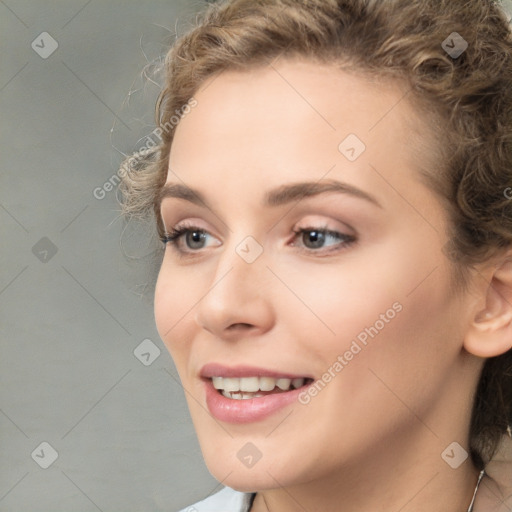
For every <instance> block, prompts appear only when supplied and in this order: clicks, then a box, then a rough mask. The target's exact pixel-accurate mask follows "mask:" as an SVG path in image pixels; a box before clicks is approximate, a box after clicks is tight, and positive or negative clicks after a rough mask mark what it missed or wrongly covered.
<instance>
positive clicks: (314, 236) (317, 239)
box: [305, 231, 324, 247]
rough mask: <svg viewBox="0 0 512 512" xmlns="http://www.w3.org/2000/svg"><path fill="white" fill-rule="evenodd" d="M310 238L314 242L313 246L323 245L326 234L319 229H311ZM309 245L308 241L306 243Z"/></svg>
mask: <svg viewBox="0 0 512 512" xmlns="http://www.w3.org/2000/svg"><path fill="white" fill-rule="evenodd" d="M308 238H309V240H310V241H311V242H312V243H313V247H321V246H322V243H323V241H324V234H323V233H321V232H319V231H309V237H308ZM305 245H306V246H307V245H308V244H307V243H306V244H305Z"/></svg>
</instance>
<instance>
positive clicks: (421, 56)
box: [121, 0, 512, 469]
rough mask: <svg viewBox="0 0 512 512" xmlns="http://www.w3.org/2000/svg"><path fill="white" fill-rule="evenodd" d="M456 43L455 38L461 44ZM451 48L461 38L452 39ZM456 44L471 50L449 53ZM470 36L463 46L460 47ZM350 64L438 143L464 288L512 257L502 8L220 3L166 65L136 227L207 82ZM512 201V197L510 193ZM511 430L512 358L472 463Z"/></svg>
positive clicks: (490, 374)
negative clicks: (477, 268)
mask: <svg viewBox="0 0 512 512" xmlns="http://www.w3.org/2000/svg"><path fill="white" fill-rule="evenodd" d="M454 33H457V34H454ZM450 37H451V38H452V39H451V40H450ZM453 37H456V38H459V39H458V40H459V41H462V40H463V41H465V42H467V45H468V46H467V49H466V50H465V51H463V53H462V54H460V55H453V54H449V53H448V50H447V49H446V44H447V43H446V41H448V42H449V45H448V48H450V47H453V45H454V43H453ZM460 37H462V39H460ZM279 56H285V57H293V56H298V57H304V58H307V59H312V60H314V61H317V62H320V63H343V67H344V69H348V68H350V69H352V70H355V71H356V72H358V73H363V74H366V75H373V76H378V77H385V78H387V79H389V80H395V81H397V82H400V83H401V84H405V85H406V87H407V89H408V91H409V94H408V97H407V101H409V102H410V103H411V104H412V105H413V106H414V108H416V109H417V110H418V111H420V112H421V114H422V116H423V118H424V120H425V128H426V133H428V134H429V136H430V135H431V136H432V140H436V150H435V151H432V150H431V151H430V152H431V154H432V155H433V156H434V157H435V161H434V162H431V161H429V162H428V165H426V166H425V169H424V170H422V172H421V176H422V178H424V179H425V180H426V182H427V184H428V185H429V186H430V187H431V189H432V190H433V191H434V192H435V193H436V194H437V195H438V197H440V198H441V200H442V201H443V204H444V205H445V208H446V212H447V214H448V218H449V220H450V229H451V233H450V237H449V240H450V242H449V244H447V246H446V247H445V249H446V254H447V257H449V258H450V261H452V263H453V268H454V276H455V281H454V282H455V283H456V286H457V288H459V289H465V288H466V287H467V283H468V276H469V273H468V271H469V269H470V268H472V267H474V265H475V264H476V263H480V262H484V261H486V260H487V259H488V258H489V257H491V256H492V255H496V254H499V253H500V251H504V250H505V249H507V248H510V247H512V200H511V198H512V188H511V187H512V32H511V30H510V26H509V23H508V20H507V17H506V15H505V13H504V11H503V9H502V8H501V7H500V5H499V3H498V2H496V1H492V0H469V1H468V0H228V1H224V2H220V3H218V4H212V5H210V6H209V7H208V9H206V10H205V12H204V13H203V15H202V17H200V18H199V19H198V21H197V23H196V25H195V26H194V27H193V28H192V29H191V30H190V31H188V32H187V33H186V34H184V35H183V36H181V37H180V38H178V40H177V41H176V42H175V44H174V45H173V46H172V47H171V49H170V50H169V52H168V54H167V56H166V59H165V73H166V77H165V84H164V87H163V90H162V91H161V94H160V96H159V98H158V102H157V105H156V123H157V126H158V127H159V128H160V133H161V143H160V144H159V145H157V146H156V147H154V148H152V149H151V150H150V151H145V152H143V153H141V154H136V155H134V156H132V157H130V159H128V160H127V161H126V162H125V163H124V164H123V167H122V169H123V181H122V183H121V192H122V195H123V200H122V203H123V208H124V212H125V213H126V214H127V215H128V216H134V215H137V216H138V215H148V214H150V215H155V219H156V223H157V229H158V231H159V233H160V234H162V233H163V226H162V224H161V220H160V215H159V212H158V211H157V209H156V205H157V204H158V195H159V191H160V189H161V187H162V186H163V184H164V183H165V181H166V176H167V171H168V163H169V153H170V148H171V144H172V140H173V136H174V129H173V128H174V127H175V123H170V120H171V119H174V120H175V119H176V114H178V117H179V116H180V115H183V114H184V110H183V108H184V106H185V105H188V102H189V101H190V99H191V98H193V95H194V94H195V93H196V92H197V90H198V89H199V87H200V86H201V85H202V84H204V82H205V81H206V80H207V79H209V78H213V77H214V76H215V75H217V74H219V73H221V72H223V71H225V70H247V69H249V68H253V67H255V66H259V65H265V64H268V63H270V62H271V61H272V60H273V59H275V58H277V57H279ZM507 191H509V192H510V193H509V194H507ZM511 424H512V350H509V351H508V352H507V353H505V354H503V355H501V356H499V357H494V358H490V359H488V360H487V361H486V362H485V364H484V367H483V371H482V374H481V377H480V381H479V384H478V389H477V390H476V394H475V398H474V407H473V415H472V421H471V427H470V451H471V457H472V460H473V463H474V464H475V466H476V467H477V468H479V469H482V468H483V467H484V466H485V464H486V462H487V461H488V460H489V459H490V458H491V457H492V455H493V454H494V453H495V451H496V448H497V445H498V442H499V440H500V438H501V436H502V435H503V433H504V432H506V430H507V427H508V425H511Z"/></svg>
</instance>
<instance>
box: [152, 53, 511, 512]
mask: <svg viewBox="0 0 512 512" xmlns="http://www.w3.org/2000/svg"><path fill="white" fill-rule="evenodd" d="M403 95H404V89H403V88H401V87H400V86H399V85H397V84H391V83H384V82H382V83H377V82H371V81H369V80H368V79H365V78H364V77H363V76H357V75H354V74H349V73H347V72H345V71H342V70H341V69H338V68H335V67H334V66H327V65H320V64H318V63H314V62H310V61H303V60H286V59H281V60H280V61H279V62H277V63H274V64H273V65H272V66H268V67H259V68H254V69H252V70H250V71H244V72H235V71H227V72H223V73H222V74H220V75H219V76H217V77H215V79H213V80H210V81H208V82H207V83H206V84H203V86H202V87H201V88H200V90H199V91H198V92H197V94H195V98H196V99H197V102H198V104H197V106H196V107H195V108H194V109H193V110H192V111H191V112H190V113H189V114H188V115H186V116H184V118H183V119H182V120H181V122H180V124H179V126H178V127H177V129H176V133H175V139H174V142H173V145H172V149H171V152H170V166H169V173H168V178H167V183H168V184H171V183H182V184H183V183H185V184H187V185H189V186H191V187H194V188H197V189H199V190H200V191H201V192H202V193H203V194H204V196H205V198H206V199H207V201H208V203H209V204H210V206H211V209H210V208H204V207H201V206H198V205H195V204H192V203H190V202H188V201H186V200H184V199H177V198H166V199H164V200H163V202H162V207H161V211H162V218H163V221H164V224H165V227H166V229H167V230H168V231H170V230H171V229H172V228H174V227H175V226H177V225H178V224H180V223H182V222H183V221H186V222H187V223H188V222H190V223H191V224H192V225H194V226H196V225H197V226H198V227H199V228H201V229H204V230H206V231H207V232H208V236H207V239H206V241H205V243H204V246H203V247H202V248H199V249H197V248H195V247H197V245H196V246H194V245H192V247H190V239H189V242H188V243H189V245H188V246H187V242H186V239H185V237H182V238H181V240H180V241H179V246H178V248H179V249H180V250H181V251H184V252H183V253H180V252H179V251H178V248H177V247H175V246H173V245H171V244H170V243H168V244H167V246H166V251H165V255H164V259H163V262H162V266H161V270H160V274H159V277H158V281H157V287H156V294H155V318H156V322H157V328H158V331H159V333H160V335H161V337H162V339H163V341H164V343H165V344H166V346H167V348H168V350H169V351H170V353H171V355H172V357H173V359H174V361H175V364H176V368H177V370H178V373H179V376H180V378H181V381H182V384H183V387H184V389H185V391H186V398H187V401H188V405H189V408H190V413H191V417H192V420H193V423H194V426H195V428H196V430H197V435H198V438H199V442H200V445H201V449H202V451H203V455H204V459H205V462H206V464H207V466H208V469H209V470H210V472H211V473H212V475H213V476H214V477H215V478H217V479H218V480H219V481H221V482H222V483H223V484H224V485H228V486H230V487H233V488H235V489H238V490H241V491H246V492H249V491H251V492H254V491H258V495H257V498H256V500H255V503H254V506H253V509H252V510H253V511H255V512H261V511H265V510H271V511H279V512H288V511H290V512H291V511H296V510H302V509H304V510H308V511H310V512H313V511H326V510H343V512H356V511H358V512H360V511H362V510H372V511H375V512H379V511H382V512H384V511H391V510H401V511H403V512H407V511H411V512H412V511H415V512H423V511H424V512H427V511H431V510H433V509H436V510H438V509H440V508H439V507H440V506H441V505H442V509H443V511H446V512H450V511H453V512H465V511H466V510H467V507H468V506H469V502H470V501H471V497H472V493H473V490H474V487H475V484H476V479H477V475H478V472H477V471H476V469H475V468H474V467H473V466H472V464H471V462H470V459H467V460H466V461H465V462H464V463H462V464H461V465H460V467H458V468H457V469H452V468H451V467H450V466H448V464H446V463H445V461H444V460H443V459H442V458H441V454H442V452H443V451H444V450H445V449H446V448H447V446H448V445H450V444H451V443H452V442H454V441H456V442H458V443H459V444H460V445H461V446H463V447H465V448H466V449H467V447H468V425H469V421H470V413H471V405H472V397H473V392H474V389H475V387H476V384H477V382H478V378H479V373H480V370H481V367H482V364H483V362H484V357H491V354H492V355H498V354H500V353H503V352H504V351H506V350H508V348H510V341H505V339H507V340H510V339H512V337H511V334H512V333H511V327H510V322H511V320H510V311H508V310H507V308H508V309H510V308H509V307H508V306H506V304H504V302H503V300H505V298H507V299H509V303H512V300H510V299H512V297H511V296H510V289H511V283H510V281H511V280H510V275H511V274H512V269H510V265H509V264H508V263H507V262H506V261H505V259H503V258H502V259H501V260H500V261H499V262H498V261H496V262H493V264H492V265H487V266H485V267H482V268H480V269H479V270H478V272H477V273H475V275H474V277H473V278H472V286H471V287H470V291H468V292H467V293H464V294H462V293H456V292H455V291H454V289H453V288H452V287H451V286H450V283H451V280H450V278H451V271H452V269H451V268H450V265H449V262H448V260H447V258H446V256H445V253H444V252H443V246H444V245H445V244H446V242H447V241H448V237H447V234H446V226H447V219H446V214H445V212H444V210H443V207H442V206H441V204H440V202H439V201H438V200H437V198H436V196H435V195H434V193H433V192H432V191H431V190H430V189H428V188H427V186H425V185H424V184H423V182H422V181H421V180H420V179H419V172H418V169H419V166H420V165H425V164H427V163H428V158H427V155H426V154H425V153H424V152H423V151H422V150H421V148H420V147H419V146H417V147H416V146H415V145H414V144H413V142H414V140H415V139H414V137H413V136H414V134H417V133H423V134H425V133H426V132H427V130H426V127H424V126H423V125H422V121H421V120H420V119H418V117H417V116H416V114H415V111H414V107H413V106H412V104H410V103H409V102H408V101H400V100H401V99H402V97H403ZM351 133H352V134H356V135H357V136H358V137H359V139H361V140H362V141H363V142H364V144H365V145H366V150H365V151H364V152H363V153H362V154H361V155H360V156H359V158H357V160H355V161H354V162H351V161H349V160H348V159H347V158H346V157H345V156H344V155H343V154H342V153H341V152H340V151H339V149H338V146H339V144H340V142H341V141H343V140H344V139H345V137H347V135H348V134H351ZM426 137H427V136H426V135H424V137H423V138H424V139H426ZM327 179H337V180H340V181H343V182H346V183H349V184H350V185H353V186H355V187H358V188H359V189H361V190H363V191H365V192H367V193H369V194H372V195H373V196H374V197H375V198H376V199H377V200H378V202H379V203H380V205H381V207H378V206H376V205H374V204H372V203H371V202H369V201H366V200H364V199H361V198H358V197H354V196H351V195H348V194H343V193H332V192H331V193H327V194H322V195H319V196H316V197H308V198H303V199H302V200H300V201H299V202H296V203H291V204H287V205H282V206H277V207H270V206H262V205H261V200H262V197H263V194H264V193H265V192H266V191H267V190H269V189H273V188H275V187H278V186H280V185H283V184H288V183H292V182H298V181H314V182H317V181H320V180H321V181H324V180H327ZM292 207H293V208H292ZM325 225H327V228H328V229H330V230H334V231H337V232H340V233H345V234H349V235H352V236H355V237H356V242H355V243H354V244H352V245H346V246H343V244H340V241H339V239H337V238H329V237H327V238H326V241H325V244H324V245H323V246H322V245H320V248H317V249H315V248H313V249H308V247H311V244H310V245H309V246H308V245H306V244H307V243H308V240H309V238H308V234H307V233H306V234H305V235H304V236H301V235H298V236H297V235H295V234H294V233H293V231H292V230H293V229H297V228H306V227H313V228H315V227H316V228H317V229H322V228H324V227H325ZM247 236H252V237H253V238H254V239H255V240H257V241H258V243H259V244H261V246H262V248H263V253H262V254H261V255H260V256H259V257H258V258H257V259H256V260H255V261H254V262H253V263H247V262H246V261H245V260H244V259H242V258H241V257H240V256H239V255H238V253H237V252H236V250H235V249H236V248H237V246H238V244H240V242H241V241H242V240H244V239H245V238H246V237H247ZM199 247H200V246H199ZM330 249H331V250H332V249H338V250H337V251H331V252H328V251H329V250H330ZM187 251H188V252H187ZM194 251H195V252H194ZM180 254H181V256H180ZM502 263H503V265H502V266H500V265H501V264H502ZM507 265H508V266H507ZM497 268H500V272H501V274H499V273H498V272H496V269H497ZM496 276H498V280H499V283H498V281H496ZM493 280H494V282H495V284H496V286H495V287H493V286H489V285H490V284H491V283H492V282H493ZM502 285H503V286H502ZM500 286H502V287H501V288H500ZM497 290H499V293H498V291H497ZM502 299H503V300H502ZM397 302H398V303H399V304H400V305H401V306H402V309H401V311H400V312H399V313H397V314H396V315H395V317H394V318H393V319H391V320H389V322H387V323H385V326H384V328H382V329H381V330H380V331H379V333H378V335H377V336H375V337H374V338H373V339H372V338H370V339H369V340H368V344H367V345H366V346H364V348H363V349H362V350H361V351H360V352H359V353H358V354H357V355H356V356H354V358H353V359H352V360H351V361H349V362H348V363H347V364H346V366H344V368H343V369H342V371H340V372H338V373H336V376H335V377H334V378H332V380H331V381H330V382H329V383H328V384H327V385H326V386H325V388H324V389H322V391H321V392H320V393H318V395H317V396H315V397H313V398H312V399H311V400H310V402H309V403H308V404H306V405H303V404H300V403H294V404H292V405H291V406H288V407H286V408H285V409H283V410H281V411H278V412H277V413H275V414H273V415H272V416H270V417H268V418H266V419H264V420H262V421H258V422H254V423H248V424H243V425H242V424H241V425H238V424H231V423H222V422H220V421H218V420H216V419H214V418H213V417H212V416H211V415H210V413H209V412H208V409H207V406H206V400H205V393H204V384H203V382H202V381H201V380H200V379H199V371H200V369H201V367H202V366H203V365H204V364H206V363H209V362H218V363H223V364H225V365H228V366H231V365H233V366H234V365H238V364H247V365H254V366H261V367H264V368H269V369H272V370H276V371H278V370H281V371H283V372H284V371H285V372H291V373H293V374H299V375H313V376H314V377H315V378H316V379H321V378H322V375H323V374H324V373H325V372H326V371H327V370H328V369H329V368H330V367H332V366H333V363H334V362H335V361H336V360H337V358H338V356H339V355H343V354H344V353H345V352H346V351H347V350H348V349H349V348H350V346H351V343H352V341H353V340H354V339H355V338H356V336H357V335H358V334H359V333H360V332H361V331H363V330H364V329H365V327H369V326H371V325H374V324H375V322H376V321H377V320H378V319H379V318H381V315H382V314H385V313H386V311H387V310H389V309H390V308H392V305H393V304H394V303H397ZM505 302H506V301H505ZM507 315H508V316H507ZM492 322H494V323H492ZM491 323H492V325H491ZM490 326H491V327H490ZM507 336H508V338H507ZM247 442H251V443H253V444H254V445H255V446H256V447H257V448H258V450H259V451H260V452H261V459H260V460H259V461H258V462H257V463H256V464H255V465H254V466H252V467H251V468H248V467H246V466H245V465H244V464H242V463H241V461H240V460H239V459H238V457H237V452H238V451H239V450H240V449H241V448H242V447H243V446H244V445H245V444H246V443H247ZM301 507H303V508H301Z"/></svg>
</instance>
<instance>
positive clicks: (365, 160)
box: [168, 59, 421, 193]
mask: <svg viewBox="0 0 512 512" xmlns="http://www.w3.org/2000/svg"><path fill="white" fill-rule="evenodd" d="M407 95H408V90H407V88H406V87H405V85H404V84H402V83H398V82H391V81H390V80H385V79H376V78H369V77H368V76H366V75H362V74H357V73H354V72H350V73H349V72H346V71H344V70H343V67H342V65H340V64H337V65H334V64H333V65H325V64H318V63H315V62H311V61H304V60H297V59H295V60H291V59H290V60H286V59H283V60H280V61H278V62H277V63H275V64H272V65H268V66H261V67H257V68H252V69H250V70H248V71H225V72H223V73H221V74H219V75H216V76H214V77H211V78H210V79H209V80H207V81H206V82H205V83H204V84H203V85H202V86H201V87H200V89H199V90H198V91H197V93H196V94H195V95H194V97H195V98H196V100H197V106H196V107H195V108H194V109H192V111H191V112H190V113H189V114H187V115H186V116H184V117H183V119H182V120H181V121H180V123H179V125H178V127H177V128H176V133H175V136H174V141H173V145H172V147H171V153H170V169H171V171H174V173H175V175H173V173H172V172H169V176H168V181H175V178H176V175H177V176H182V177H183V179H185V180H186V181H187V182H188V183H189V184H191V185H193V186H200V185H201V184H203V186H205V187H208V185H209V184H213V183H214V182H215V181H216V179H217V180H218V179H220V180H224V181H223V184H224V185H225V187H226V191H228V189H229V188H230V187H232V188H231V191H232V192H234V193H236V190H237V189H238V190H239V189H240V187H243V186H244V185H245V188H247V187H251V186H254V187H255V189H256V188H258V189H259V188H261V187H262V186H263V185H268V186H270V185H271V184H274V185H278V184H279V183H281V182H283V181H299V180H303V179H318V180H319V179H322V177H323V176H325V175H326V174H327V173H328V174H329V176H328V177H329V178H348V180H349V181H351V182H352V183H354V184H355V185H359V186H364V185H366V186H371V187H372V188H373V187H374V186H375V170H372V169H371V167H370V165H371V166H373V167H374V168H380V169H382V167H383V166H384V167H386V176H387V178H392V176H393V175H394V174H397V173H398V170H399V169H400V168H401V169H402V170H403V169H404V168H408V169H411V168H414V167H417V164H418V158H417V156H418V155H417V151H415V148H414V147H411V145H412V143H411V140H412V135H413V134H414V133H420V132H421V122H420V121H419V120H418V118H417V116H416V113H415V111H414V109H413V107H412V106H411V104H410V103H409V101H407ZM352 149H354V151H352ZM347 151H348V152H347ZM354 153H355V155H354ZM354 156H356V157H357V158H356V159H352V158H347V157H354ZM391 161H392V163H391ZM371 175H373V177H372V176H371ZM370 177H372V178H373V184H372V183H370V182H369V178H370Z"/></svg>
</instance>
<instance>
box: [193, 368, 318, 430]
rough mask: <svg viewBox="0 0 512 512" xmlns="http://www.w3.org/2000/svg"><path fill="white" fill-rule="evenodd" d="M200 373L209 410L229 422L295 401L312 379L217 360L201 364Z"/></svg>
mask: <svg viewBox="0 0 512 512" xmlns="http://www.w3.org/2000/svg"><path fill="white" fill-rule="evenodd" d="M200 375H201V377H202V379H203V381H204V382H205V388H206V390H205V391H206V405H207V406H208V409H209V411H210V413H211V414H212V415H213V416H214V417H215V418H217V419H218V420H221V421H225V422H228V423H249V422H255V421H259V420H263V419H265V418H266V417H267V416H269V415H271V414H273V413H275V412H276V411H278V410H280V409H282V408H283V407H285V406H287V405H290V404H292V403H293V402H295V401H297V398H298V395H299V393H300V392H301V391H302V390H303V389H304V388H305V387H306V386H309V385H310V384H311V383H312V382H313V378H312V377H309V376H297V375H292V374H286V373H283V374H281V373H278V372H274V371H270V370H266V369H263V368H254V367H247V366H237V367H225V366H223V365H218V364H209V365H206V366H204V367H203V369H202V371H201V373H200Z"/></svg>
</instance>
